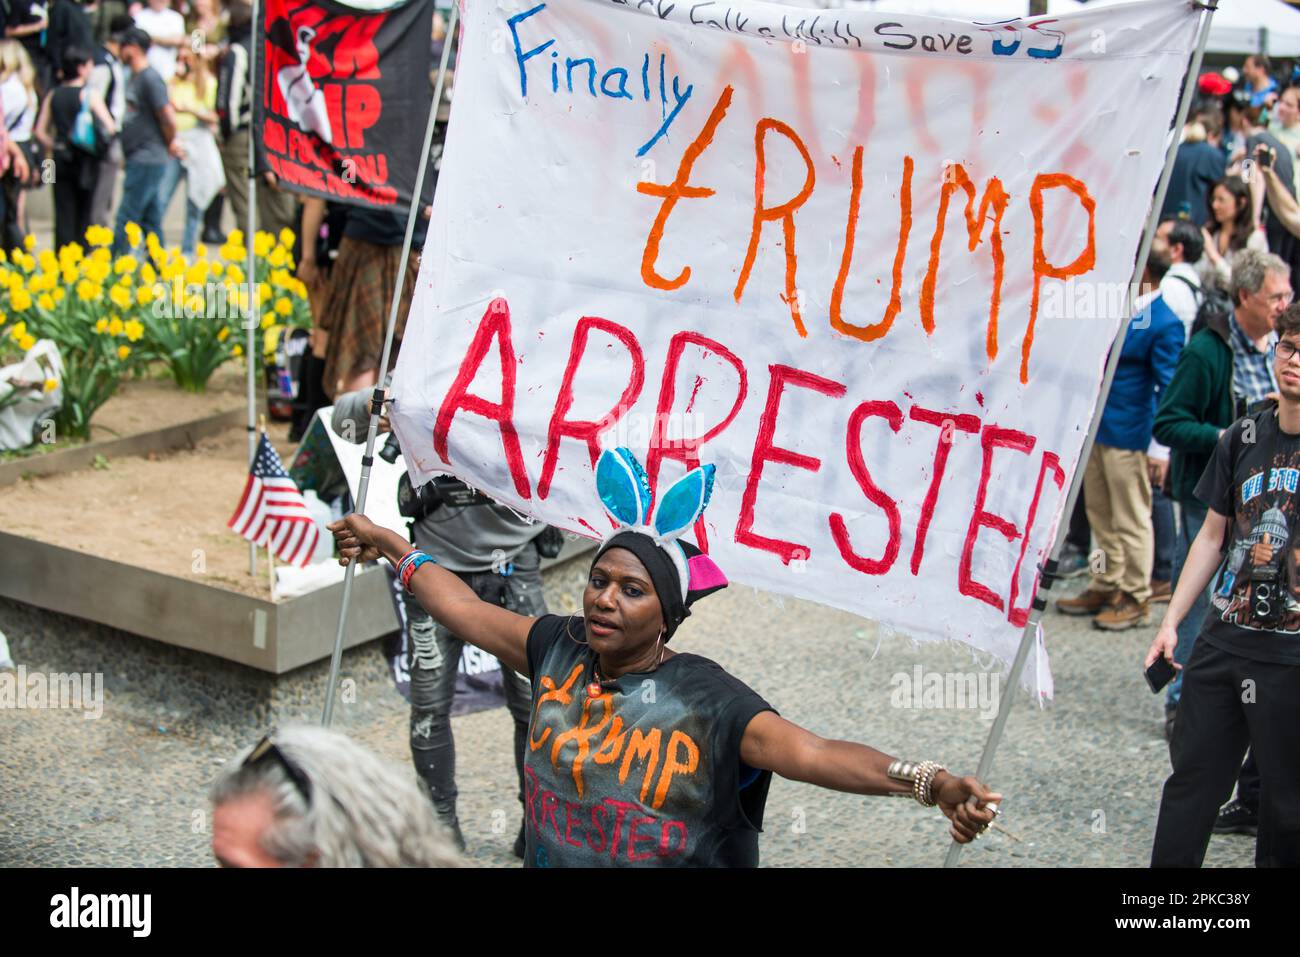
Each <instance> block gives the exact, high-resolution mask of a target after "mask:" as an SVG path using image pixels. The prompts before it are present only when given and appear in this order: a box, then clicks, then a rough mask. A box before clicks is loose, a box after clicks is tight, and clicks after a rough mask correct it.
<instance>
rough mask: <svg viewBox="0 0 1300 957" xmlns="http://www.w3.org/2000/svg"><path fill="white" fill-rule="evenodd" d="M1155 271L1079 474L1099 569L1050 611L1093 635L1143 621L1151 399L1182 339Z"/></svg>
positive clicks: (1147, 589) (1146, 611)
mask: <svg viewBox="0 0 1300 957" xmlns="http://www.w3.org/2000/svg"><path fill="white" fill-rule="evenodd" d="M1163 271H1164V270H1163V263H1162V261H1161V260H1160V259H1158V258H1157V257H1155V256H1152V257H1150V258H1149V259H1148V261H1147V267H1146V269H1145V271H1144V274H1143V284H1142V285H1143V292H1144V294H1143V295H1142V296H1141V297H1140V298H1139V299H1138V300H1137V301H1136V302H1135V303H1134V312H1133V319H1132V320H1131V322H1130V325H1129V331H1128V335H1127V336H1125V338H1124V345H1123V348H1122V350H1121V352H1120V359H1119V365H1118V366H1117V367H1116V369H1115V378H1114V381H1113V383H1112V385H1111V388H1110V393H1109V394H1108V395H1107V397H1106V406H1105V408H1104V409H1103V410H1102V414H1101V423H1100V425H1099V426H1098V428H1097V441H1096V444H1095V445H1094V446H1093V447H1092V453H1091V455H1090V456H1089V457H1088V463H1087V466H1086V467H1085V469H1084V476H1083V497H1084V501H1085V502H1086V503H1087V512H1088V524H1089V525H1090V526H1091V527H1092V534H1093V537H1094V538H1095V539H1096V542H1097V548H1098V549H1099V550H1100V551H1101V553H1102V554H1103V555H1104V556H1105V561H1104V563H1102V564H1100V565H1099V566H1098V567H1096V568H1094V570H1093V574H1092V580H1091V581H1090V582H1089V583H1088V587H1087V589H1086V590H1085V591H1084V592H1083V593H1082V594H1080V595H1078V596H1077V597H1075V598H1062V599H1061V600H1060V601H1058V602H1057V603H1056V607H1057V610H1058V611H1060V612H1061V613H1062V614H1066V615H1090V616H1092V623H1093V626H1094V627H1096V628H1101V629H1103V630H1107V631H1123V630H1125V629H1128V628H1134V627H1138V626H1140V625H1145V624H1146V623H1147V622H1148V621H1149V620H1150V613H1151V610H1150V601H1151V591H1152V589H1151V578H1152V558H1153V553H1154V545H1155V533H1154V529H1153V523H1152V510H1151V504H1152V503H1151V495H1152V492H1151V481H1150V465H1149V462H1148V459H1147V452H1148V448H1149V446H1150V444H1151V421H1152V419H1153V418H1154V416H1155V409H1156V396H1157V395H1158V394H1159V393H1160V391H1161V390H1162V389H1163V388H1164V387H1165V386H1167V385H1168V383H1169V380H1170V378H1171V377H1172V376H1173V373H1174V368H1175V367H1176V366H1177V363H1178V354H1179V352H1180V351H1181V350H1182V348H1183V340H1184V338H1185V337H1184V333H1183V324H1182V323H1181V322H1180V321H1179V319H1178V317H1177V316H1176V315H1174V312H1173V310H1172V309H1170V308H1169V307H1168V306H1167V305H1165V303H1164V301H1163V299H1162V297H1161V295H1160V293H1159V291H1158V289H1156V284H1157V282H1158V280H1159V278H1160V276H1161V273H1162V272H1163ZM1165 575H1166V576H1168V575H1169V572H1168V571H1166V572H1165Z"/></svg>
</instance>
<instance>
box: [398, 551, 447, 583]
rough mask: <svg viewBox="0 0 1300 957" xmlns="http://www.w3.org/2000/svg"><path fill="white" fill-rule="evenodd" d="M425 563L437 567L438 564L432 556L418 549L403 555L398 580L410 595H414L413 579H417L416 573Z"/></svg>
mask: <svg viewBox="0 0 1300 957" xmlns="http://www.w3.org/2000/svg"><path fill="white" fill-rule="evenodd" d="M425 562H433V563H434V564H435V565H436V564H438V563H437V562H436V561H434V560H433V558H432V557H431V556H429V555H427V554H425V553H424V552H422V551H420V550H419V549H418V548H414V549H411V551H409V552H407V553H406V554H405V555H403V556H402V560H401V561H400V562H398V563H397V578H398V580H399V581H400V582H401V583H402V587H403V588H405V589H406V591H407V593H408V594H412V592H411V579H412V578H414V577H415V573H416V571H417V570H418V569H419V567H420V566H421V565H423V564H424V563H425Z"/></svg>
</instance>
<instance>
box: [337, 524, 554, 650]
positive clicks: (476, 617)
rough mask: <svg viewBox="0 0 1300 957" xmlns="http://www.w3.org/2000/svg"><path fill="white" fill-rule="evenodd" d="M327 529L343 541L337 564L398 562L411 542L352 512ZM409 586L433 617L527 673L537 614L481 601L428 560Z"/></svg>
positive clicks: (456, 577)
mask: <svg viewBox="0 0 1300 957" xmlns="http://www.w3.org/2000/svg"><path fill="white" fill-rule="evenodd" d="M329 530H330V531H331V532H333V533H334V541H335V542H336V543H337V544H338V546H339V554H340V555H341V556H342V557H341V558H340V559H339V564H341V565H346V564H348V562H350V561H374V560H375V559H378V558H386V559H388V560H389V561H390V562H392V563H393V565H394V566H396V565H397V563H398V562H400V561H401V560H402V556H403V555H405V554H406V553H407V552H409V551H411V549H412V548H413V546H412V545H411V543H410V542H408V541H407V540H406V538H405V536H403V535H401V534H399V533H398V532H395V531H393V530H392V529H390V528H383V527H382V526H379V525H376V524H375V523H374V522H372V521H370V519H368V518H366V517H365V516H364V515H358V514H355V513H353V514H352V515H349V516H347V517H346V518H343V519H340V520H339V521H337V522H335V523H334V524H333V525H331V526H329ZM411 592H412V593H413V594H414V595H415V599H416V601H418V602H419V603H420V605H421V606H422V607H423V608H424V610H425V611H427V612H428V613H429V614H430V615H431V616H432V617H433V620H434V621H436V622H437V623H438V624H440V625H442V626H443V627H444V628H446V629H447V630H448V631H450V632H451V633H452V634H454V635H455V636H456V637H457V638H463V639H464V640H465V641H468V642H469V643H470V644H471V645H474V646H475V647H477V648H482V649H483V650H484V651H486V652H487V653H488V654H490V655H495V656H496V658H497V660H498V661H500V662H501V664H502V665H503V666H504V667H507V668H511V669H513V670H515V671H517V672H519V673H520V674H522V675H527V674H528V632H529V629H531V628H532V627H533V622H535V621H536V620H537V619H536V618H528V617H525V616H524V615H517V614H515V613H514V612H512V611H507V610H506V609H504V608H502V607H501V606H500V605H493V604H490V603H489V602H485V601H483V600H482V599H481V598H479V597H478V595H476V594H474V589H472V588H470V587H469V586H468V585H466V584H465V583H464V582H463V581H461V580H460V578H459V577H458V576H457V575H456V574H455V573H454V572H449V571H447V569H445V568H442V567H441V566H439V565H436V564H434V563H433V562H425V563H424V564H423V565H421V566H420V567H419V568H417V569H416V571H415V574H414V576H413V577H412V578H411Z"/></svg>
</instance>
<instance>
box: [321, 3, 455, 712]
mask: <svg viewBox="0 0 1300 957" xmlns="http://www.w3.org/2000/svg"><path fill="white" fill-rule="evenodd" d="M459 18H460V7H459V6H458V5H456V4H453V5H452V8H451V19H450V21H449V23H448V26H447V41H446V42H445V43H444V44H443V46H442V62H441V63H440V64H439V65H438V79H437V81H436V82H435V83H434V87H433V102H432V103H430V104H429V120H428V122H427V123H426V124H425V126H424V147H423V148H422V150H421V151H420V168H419V172H417V173H416V174H415V185H414V186H413V187H412V189H411V209H410V212H408V213H407V214H406V236H405V237H404V238H403V239H402V258H401V259H400V260H398V267H397V279H396V280H395V281H394V283H393V301H392V305H391V306H390V307H389V309H388V330H387V332H386V333H385V335H384V354H383V358H381V359H380V360H379V380H378V381H377V382H376V383H375V391H374V393H373V394H372V395H371V399H370V426H369V428H368V429H367V430H366V454H365V455H363V456H362V458H361V480H360V481H359V482H358V484H357V501H356V506H355V507H354V509H353V511H355V512H359V513H362V514H364V513H365V510H366V494H367V493H368V492H369V491H370V467H371V466H372V465H373V464H374V461H375V439H376V438H377V437H378V435H379V416H380V414H381V413H382V412H383V408H384V377H385V375H386V374H387V372H388V359H389V356H390V355H391V354H392V350H393V333H394V331H395V330H396V328H397V311H398V307H399V306H400V304H401V300H402V286H403V285H404V283H405V279H406V262H407V258H408V257H409V256H410V255H411V240H412V238H413V237H414V235H415V217H416V216H419V215H420V207H421V205H422V204H421V198H422V194H423V192H424V174H425V171H426V169H427V168H428V166H429V149H430V147H431V146H432V145H433V130H434V127H435V126H436V125H437V122H438V104H439V103H441V102H442V87H443V81H444V80H445V79H446V78H447V60H448V57H449V55H450V54H451V46H452V42H453V41H454V39H455V35H456V25H457V21H458V20H459ZM356 570H357V565H356V562H349V563H348V567H347V570H346V571H345V572H344V575H343V605H342V607H340V608H339V627H338V633H337V634H336V635H335V637H334V654H333V655H332V656H331V658H330V675H329V682H328V683H327V685H326V688H325V713H324V715H323V716H322V717H321V725H322V726H323V727H326V728H328V727H329V726H330V722H331V721H332V720H333V718H334V691H335V688H336V686H337V685H338V680H339V666H340V664H341V663H342V660H343V632H344V629H345V628H346V627H347V621H348V604H349V602H350V601H351V599H352V578H353V576H354V574H355V573H356Z"/></svg>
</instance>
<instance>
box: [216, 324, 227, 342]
mask: <svg viewBox="0 0 1300 957" xmlns="http://www.w3.org/2000/svg"><path fill="white" fill-rule="evenodd" d="M229 338H230V327H229V326H222V327H221V331H220V332H218V333H217V341H218V342H225V341H226V340H227V339H229Z"/></svg>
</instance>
